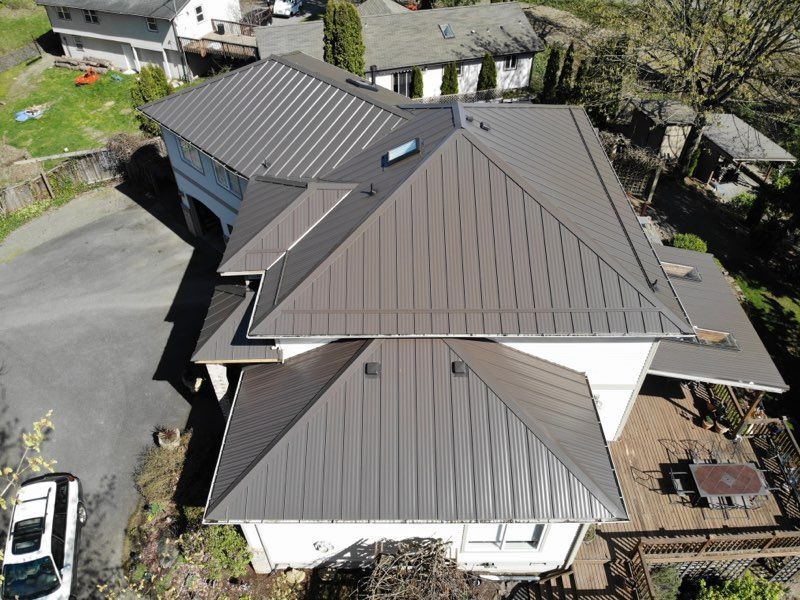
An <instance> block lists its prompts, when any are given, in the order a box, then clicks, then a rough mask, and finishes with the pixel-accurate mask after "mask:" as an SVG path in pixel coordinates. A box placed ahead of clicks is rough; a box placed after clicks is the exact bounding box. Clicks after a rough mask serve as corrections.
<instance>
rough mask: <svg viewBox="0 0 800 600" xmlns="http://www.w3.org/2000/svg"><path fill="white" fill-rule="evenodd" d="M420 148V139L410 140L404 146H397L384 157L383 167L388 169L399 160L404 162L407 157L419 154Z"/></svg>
mask: <svg viewBox="0 0 800 600" xmlns="http://www.w3.org/2000/svg"><path fill="white" fill-rule="evenodd" d="M419 146H420V144H419V138H414V139H413V140H409V141H407V142H406V143H404V144H400V145H399V146H395V147H394V148H392V149H391V150H389V151H388V152H387V153H386V154H384V155H383V166H384V167H388V166H389V165H391V164H394V163H396V162H397V161H399V160H403V159H404V158H406V157H407V156H411V155H412V154H417V153H418V152H419Z"/></svg>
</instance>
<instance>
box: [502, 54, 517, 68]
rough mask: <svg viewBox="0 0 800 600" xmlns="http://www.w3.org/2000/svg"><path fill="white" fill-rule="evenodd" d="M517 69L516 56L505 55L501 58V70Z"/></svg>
mask: <svg viewBox="0 0 800 600" xmlns="http://www.w3.org/2000/svg"><path fill="white" fill-rule="evenodd" d="M516 70H517V57H516V56H506V57H505V58H504V59H503V71H516Z"/></svg>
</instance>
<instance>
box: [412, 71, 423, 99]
mask: <svg viewBox="0 0 800 600" xmlns="http://www.w3.org/2000/svg"><path fill="white" fill-rule="evenodd" d="M411 97H412V98H422V69H420V68H419V67H417V66H415V67H414V68H413V69H411Z"/></svg>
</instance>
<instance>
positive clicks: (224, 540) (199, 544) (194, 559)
mask: <svg viewBox="0 0 800 600" xmlns="http://www.w3.org/2000/svg"><path fill="white" fill-rule="evenodd" d="M180 547H181V550H182V554H183V556H184V557H185V558H186V560H187V561H188V562H189V563H191V564H194V565H197V566H199V567H201V574H202V576H204V577H206V578H207V579H208V580H210V581H227V580H229V579H235V578H238V577H241V576H242V575H244V574H245V573H247V568H248V565H249V564H250V559H251V558H252V556H251V554H250V548H249V547H248V545H247V541H246V540H245V539H244V537H242V534H241V533H239V531H238V528H237V527H235V526H233V525H200V526H199V528H198V529H194V530H192V531H189V532H188V533H185V534H183V535H182V536H181V538H180Z"/></svg>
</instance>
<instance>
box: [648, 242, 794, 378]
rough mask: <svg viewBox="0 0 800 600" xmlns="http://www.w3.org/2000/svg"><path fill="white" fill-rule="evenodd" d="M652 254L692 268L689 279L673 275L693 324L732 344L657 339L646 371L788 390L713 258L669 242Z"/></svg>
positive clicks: (673, 280)
mask: <svg viewBox="0 0 800 600" xmlns="http://www.w3.org/2000/svg"><path fill="white" fill-rule="evenodd" d="M657 252H658V255H659V257H660V258H661V260H663V261H664V262H665V263H672V264H675V265H680V266H686V267H691V268H694V269H695V271H694V272H693V273H691V276H690V277H677V276H673V278H672V282H673V285H674V286H675V289H676V290H677V292H678V296H679V298H680V299H681V301H682V302H683V305H684V306H685V307H686V312H688V313H689V318H690V319H691V321H692V323H693V324H694V325H695V327H699V328H703V329H709V330H712V331H718V332H722V333H730V334H731V335H732V336H733V339H734V340H735V346H733V347H718V346H709V345H702V344H699V343H697V342H693V341H671V340H662V341H661V342H659V346H658V350H657V352H656V355H655V358H654V360H653V363H652V365H651V367H650V372H651V373H653V374H658V375H667V376H670V377H680V378H683V379H693V380H699V381H708V382H713V383H726V384H729V385H734V386H739V387H746V388H753V389H763V390H768V391H775V392H779V391H785V390H787V389H788V386H787V385H786V383H785V382H784V380H783V377H781V374H780V372H778V369H777V367H776V366H775V363H774V362H773V361H772V358H771V357H770V355H769V353H768V352H767V349H766V348H765V347H764V344H763V343H762V342H761V339H760V338H759V337H758V334H757V333H756V331H755V329H754V328H753V325H752V323H751V322H750V319H749V318H748V317H747V313H745V311H744V309H743V308H742V306H741V304H739V301H738V300H737V299H736V296H734V294H733V290H732V289H731V286H730V283H729V282H728V280H727V279H726V278H725V276H724V275H723V274H722V271H720V269H719V267H718V266H717V264H716V263H715V261H714V257H713V256H712V255H711V254H703V253H700V252H693V251H691V250H682V249H679V248H672V247H669V246H659V247H658V249H657Z"/></svg>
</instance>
